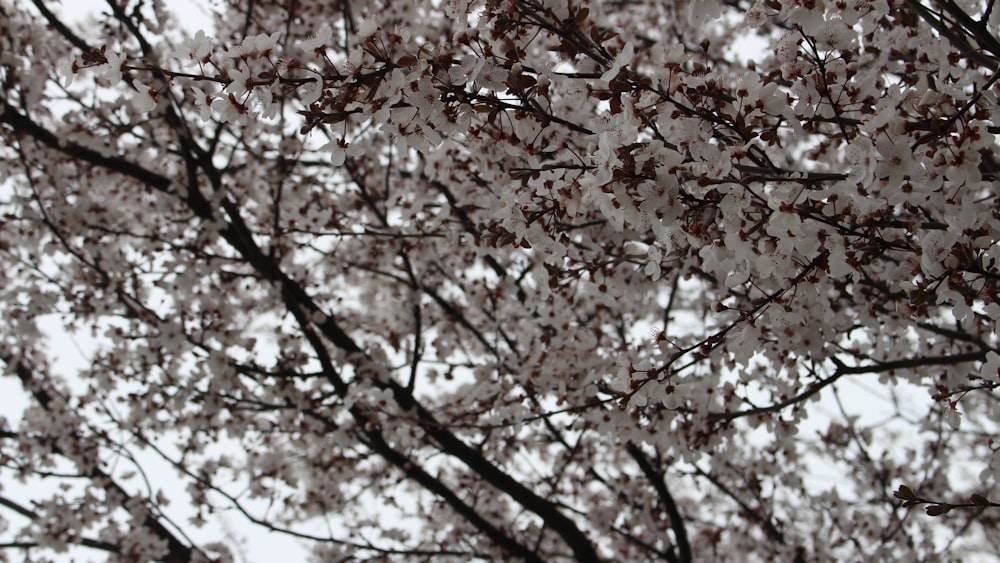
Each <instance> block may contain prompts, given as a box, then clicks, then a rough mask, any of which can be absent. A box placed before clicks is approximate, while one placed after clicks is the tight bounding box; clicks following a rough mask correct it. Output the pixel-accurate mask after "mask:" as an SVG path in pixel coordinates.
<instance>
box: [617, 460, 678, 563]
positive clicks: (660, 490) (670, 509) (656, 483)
mask: <svg viewBox="0 0 1000 563" xmlns="http://www.w3.org/2000/svg"><path fill="white" fill-rule="evenodd" d="M628 453H629V455H631V456H632V459H634V460H635V462H636V463H638V464H639V469H641V470H642V473H643V474H644V475H645V476H646V479H647V480H648V481H649V482H650V483H651V484H652V485H653V488H654V489H656V494H657V495H658V496H659V497H660V502H661V503H663V508H664V509H665V510H666V511H667V517H669V518H670V529H671V530H673V531H674V540H675V541H676V542H677V551H678V555H677V557H676V559H675V561H677V562H678V563H690V562H691V560H692V559H691V544H690V543H688V537H687V529H686V528H685V526H684V519H683V518H682V517H681V513H680V510H678V509H677V502H675V501H674V497H673V495H671V494H670V491H669V490H668V489H667V484H666V482H665V481H664V475H663V473H662V472H661V471H657V470H656V469H655V468H654V467H653V465H652V464H651V463H650V462H649V459H648V458H646V454H644V453H642V450H641V449H639V446H637V445H636V444H635V442H629V443H628ZM670 553H673V550H671V552H670Z"/></svg>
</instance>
